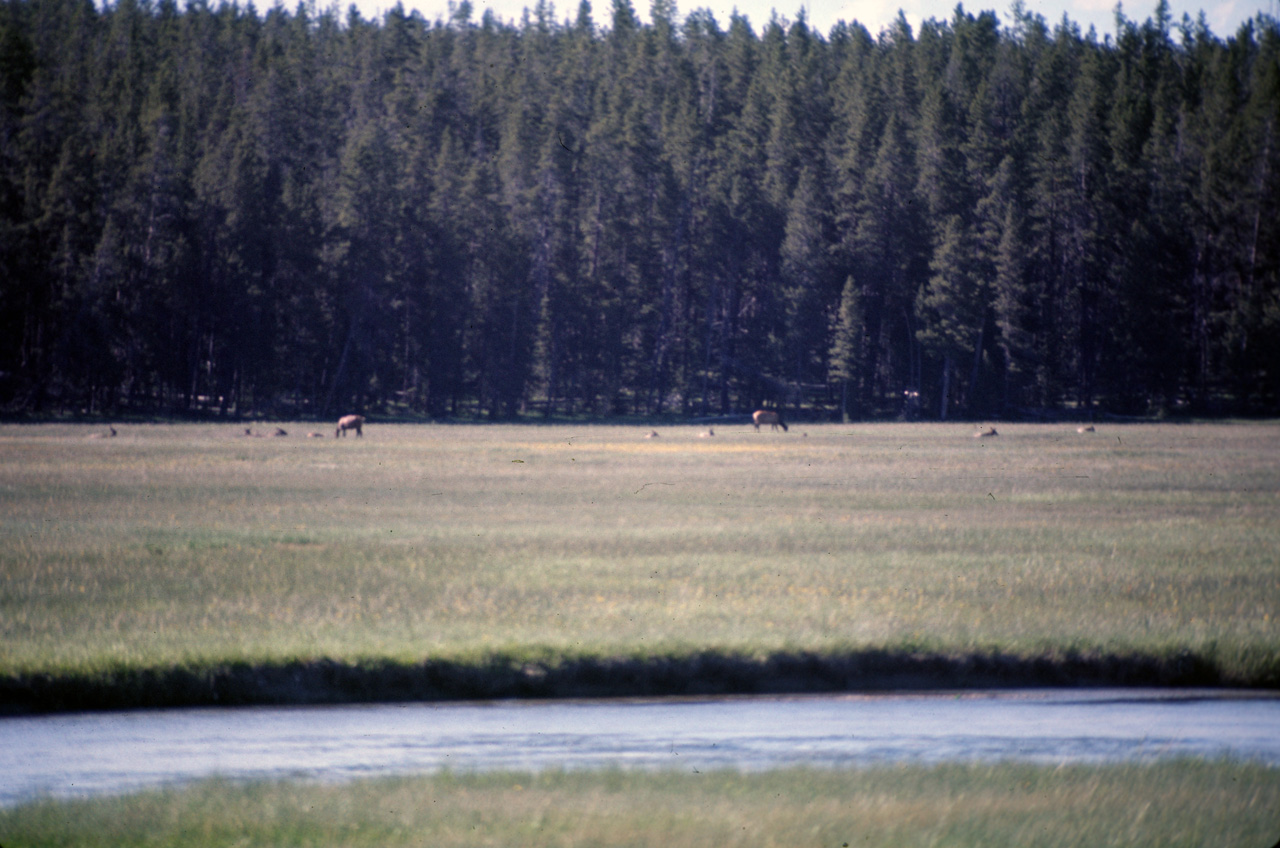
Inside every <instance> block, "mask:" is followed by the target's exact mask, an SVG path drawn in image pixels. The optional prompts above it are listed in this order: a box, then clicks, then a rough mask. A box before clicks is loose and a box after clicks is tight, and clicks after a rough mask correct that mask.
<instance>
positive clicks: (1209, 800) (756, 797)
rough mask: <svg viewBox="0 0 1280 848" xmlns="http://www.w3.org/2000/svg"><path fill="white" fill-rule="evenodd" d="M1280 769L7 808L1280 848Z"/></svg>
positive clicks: (565, 834)
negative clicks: (1276, 845)
mask: <svg viewBox="0 0 1280 848" xmlns="http://www.w3.org/2000/svg"><path fill="white" fill-rule="evenodd" d="M1277 810H1280V770H1276V769H1273V768H1265V767H1263V766H1258V765H1252V764H1244V763H1229V762H1200V761H1174V762H1168V763H1162V764H1158V765H1124V766H1105V767H1084V766H1064V767H1059V768H1052V767H1045V766H1034V765H1019V764H998V765H948V766H940V767H922V766H891V767H876V768H869V769H865V770H851V771H823V770H809V769H788V770H782V771H777V772H768V773H763V774H740V773H735V772H727V771H725V772H719V771H718V772H712V773H708V774H692V773H674V772H660V773H648V772H630V771H629V772H624V771H605V772H597V771H584V772H555V771H552V772H546V773H540V774H536V775H535V774H476V775H471V774H442V775H436V776H431V777H415V778H395V779H378V780H366V781H359V782H355V783H350V784H344V785H341V786H322V785H315V784H299V783H292V782H281V783H254V784H247V785H244V784H236V783H229V782H225V781H218V780H213V781H206V782H202V783H198V784H195V785H193V786H190V787H186V788H181V789H169V790H163V791H153V792H144V793H138V794H133V795H128V796H125V797H119V798H99V799H94V800H88V801H73V802H53V801H41V802H34V803H29V804H25V805H23V806H20V807H16V808H11V809H0V834H3V835H4V844H5V845H6V846H8V848H34V846H60V845H76V846H97V845H102V846H112V847H113V848H127V846H154V847H155V848H158V846H167V845H175V846H176V845H181V846H184V847H185V846H192V847H193V848H200V846H223V845H227V846H229V845H307V846H314V848H324V847H325V846H360V845H369V846H396V845H415V846H417V845H431V846H438V847H439V848H447V846H481V845H519V846H522V848H538V846H567V845H595V846H645V845H654V846H659V845H660V846H663V848H681V846H699V848H701V846H707V845H714V846H722V847H723V848H732V846H751V848H767V846H787V847H788V848H801V846H815V848H816V847H817V846H821V848H837V847H838V848H844V846H895V848H911V846H983V848H986V847H987V846H1018V845H1028V846H1032V845H1034V846H1055V848H1066V846H1087V848H1105V846H1129V848H1139V846H1152V848H1174V846H1196V847H1197V848H1199V846H1205V845H1213V846H1222V847H1223V848H1232V846H1240V847H1241V848H1257V846H1268V845H1271V844H1272V843H1273V842H1274V841H1275V838H1276V834H1277V831H1278V829H1280V814H1278V813H1277Z"/></svg>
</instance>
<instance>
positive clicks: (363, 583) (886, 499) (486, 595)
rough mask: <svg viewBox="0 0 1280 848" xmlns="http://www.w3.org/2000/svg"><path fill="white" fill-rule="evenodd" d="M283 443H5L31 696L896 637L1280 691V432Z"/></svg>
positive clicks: (882, 641)
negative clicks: (58, 687)
mask: <svg viewBox="0 0 1280 848" xmlns="http://www.w3.org/2000/svg"><path fill="white" fill-rule="evenodd" d="M283 426H284V427H285V428H286V429H288V430H289V432H290V435H289V436H288V437H287V438H270V437H268V438H247V437H245V436H244V435H243V426H236V425H230V424H226V425H213V424H209V425H205V424H201V425H193V424H160V425H123V426H119V427H118V428H117V429H118V430H119V436H117V437H115V438H95V437H94V436H96V435H97V434H100V433H101V432H103V431H104V430H105V428H103V427H96V426H87V425H61V424H44V425H4V426H0V678H5V677H8V678H10V679H15V678H20V677H23V676H29V675H43V674H49V675H54V676H57V675H67V674H72V675H76V674H94V673H98V672H101V671H103V670H110V669H117V670H118V669H156V668H171V667H179V666H187V667H200V666H211V665H218V664H226V663H249V664H254V663H282V662H289V661H293V660H314V659H318V658H327V659H332V660H337V661H340V662H344V663H356V664H358V663H364V662H371V661H379V662H381V661H390V662H394V663H412V662H418V661H421V660H422V659H423V658H428V657H436V658H447V659H452V660H458V661H462V662H469V661H479V660H481V659H482V658H484V657H486V656H491V655H493V654H494V653H495V652H508V653H517V654H524V655H528V656H531V657H541V658H545V659H547V660H548V661H554V659H555V658H556V657H562V656H587V657H614V656H620V657H654V656H667V655H681V654H688V653H689V652H693V651H703V650H709V651H720V652H725V653H728V654H734V655H744V656H751V657H766V656H769V655H771V654H775V653H778V652H786V651H812V652H816V653H819V654H822V653H840V652H848V651H857V650H862V649H868V648H888V649H894V650H921V651H936V652H939V653H942V654H951V655H964V654H969V653H975V652H976V653H981V652H991V651H999V652H1006V653H1009V654H1012V655H1016V656H1024V657H1039V656H1047V657H1053V656H1062V655H1064V654H1067V653H1070V652H1083V653H1086V654H1087V653H1108V654H1111V653H1114V654H1136V655H1153V656H1169V655H1177V654H1180V653H1190V654H1194V655H1195V656H1197V657H1200V658H1203V659H1205V660H1206V661H1209V662H1211V663H1213V664H1215V665H1216V666H1217V667H1219V668H1220V669H1222V670H1223V672H1224V674H1226V675H1227V676H1228V677H1229V678H1230V679H1231V680H1233V681H1238V682H1244V683H1252V684H1253V685H1275V684H1276V681H1277V680H1280V627H1277V622H1276V618H1277V616H1278V615H1280V426H1278V425H1277V424H1275V423H1213V424H1132V425H1100V426H1099V427H1098V432H1096V433H1089V434H1079V433H1077V432H1076V430H1075V427H1074V426H1072V425H1061V424H1046V425H1017V424H1001V425H999V431H1000V435H999V436H998V437H996V438H991V439H975V438H973V437H972V436H973V433H974V431H975V427H974V426H972V425H969V424H851V425H836V424H820V425H805V424H797V425H793V426H792V428H791V432H789V433H785V434H784V433H772V432H765V431H761V432H755V431H754V430H753V429H752V428H751V426H750V425H749V424H746V425H720V426H717V427H716V433H715V435H714V436H713V437H707V438H700V437H699V433H700V432H701V430H703V429H705V428H697V427H692V426H688V427H686V426H670V427H660V428H659V431H660V436H659V437H658V438H653V439H647V438H644V434H645V433H647V432H648V429H649V428H648V427H639V426H586V425H583V426H571V425H557V426H536V425H477V426H464V425H391V424H377V423H373V424H370V425H368V426H367V427H366V428H365V435H364V438H359V439H357V438H354V437H347V438H345V439H334V438H333V437H332V425H329V426H324V425H315V424H305V423H303V424H298V423H293V424H290V423H285V424H284V425H283ZM273 428H274V425H269V426H267V427H264V428H263V430H264V431H265V432H270V431H271V430H272V429H273ZM312 429H315V430H319V431H321V432H323V433H324V434H325V438H323V439H309V438H306V437H305V434H306V432H307V431H308V430H312Z"/></svg>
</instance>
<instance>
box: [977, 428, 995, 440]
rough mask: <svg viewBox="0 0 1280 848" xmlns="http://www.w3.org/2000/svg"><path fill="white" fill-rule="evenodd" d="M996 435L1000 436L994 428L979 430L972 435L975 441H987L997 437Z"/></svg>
mask: <svg viewBox="0 0 1280 848" xmlns="http://www.w3.org/2000/svg"><path fill="white" fill-rule="evenodd" d="M998 435H1000V434H999V433H997V432H996V428H995V427H988V428H987V429H985V430H979V431H978V432H976V433H974V434H973V437H974V438H975V439H989V438H991V437H992V436H998Z"/></svg>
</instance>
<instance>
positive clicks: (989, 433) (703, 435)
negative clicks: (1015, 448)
mask: <svg viewBox="0 0 1280 848" xmlns="http://www.w3.org/2000/svg"><path fill="white" fill-rule="evenodd" d="M366 421H367V419H366V418H365V417H364V416H363V415H344V416H342V417H341V418H339V419H338V426H337V428H336V429H335V430H334V431H333V437H334V438H335V439H336V438H340V437H344V436H346V435H347V431H348V430H354V431H355V433H356V437H357V438H360V437H361V436H363V435H364V425H365V423H366ZM751 424H752V426H753V427H755V429H756V432H759V431H760V427H761V425H764V424H768V425H769V426H770V429H771V430H774V431H777V430H778V428H781V429H782V432H784V433H785V432H788V431H787V424H786V422H785V421H783V420H782V415H781V413H779V412H777V411H775V410H772V409H757V410H756V411H755V412H753V413H751ZM107 429H108V432H107V433H93V434H91V435H90V436H89V438H90V439H103V438H113V437H114V436H115V435H116V428H115V427H112V426H108V428H107ZM1076 432H1077V433H1080V434H1088V433H1096V432H1097V429H1096V428H1095V427H1094V426H1093V425H1092V424H1082V425H1081V426H1079V427H1077V428H1076ZM244 435H245V437H246V438H254V439H260V438H263V437H266V436H268V435H270V436H276V437H280V436H288V435H289V433H288V431H287V430H285V429H284V428H283V427H276V428H275V431H274V432H273V433H270V434H267V433H261V432H254V430H253V428H252V427H245V428H244ZM715 435H716V431H715V428H714V427H708V428H707V429H706V430H704V431H702V432H700V433H698V438H700V439H712V438H715ZM804 435H808V434H807V433H806V434H804ZM999 435H1000V434H999V432H997V431H996V428H995V427H986V428H984V429H982V430H979V431H977V432H976V433H974V434H973V437H974V438H975V439H991V438H995V437H997V436H999ZM644 437H645V438H646V439H656V438H659V435H658V431H657V430H650V431H649V432H647V433H645V434H644ZM307 438H308V439H323V438H324V434H323V433H317V432H315V431H314V430H313V431H311V432H309V433H307Z"/></svg>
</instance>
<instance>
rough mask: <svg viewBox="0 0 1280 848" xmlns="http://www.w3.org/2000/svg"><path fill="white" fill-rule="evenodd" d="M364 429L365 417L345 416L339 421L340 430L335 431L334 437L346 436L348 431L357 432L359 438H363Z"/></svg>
mask: <svg viewBox="0 0 1280 848" xmlns="http://www.w3.org/2000/svg"><path fill="white" fill-rule="evenodd" d="M363 427H364V416H363V415H344V416H342V417H341V418H339V419H338V429H337V430H334V431H333V437H334V438H335V439H336V438H338V436H345V435H347V431H348V430H355V431H356V435H357V436H363V435H364V432H363Z"/></svg>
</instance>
